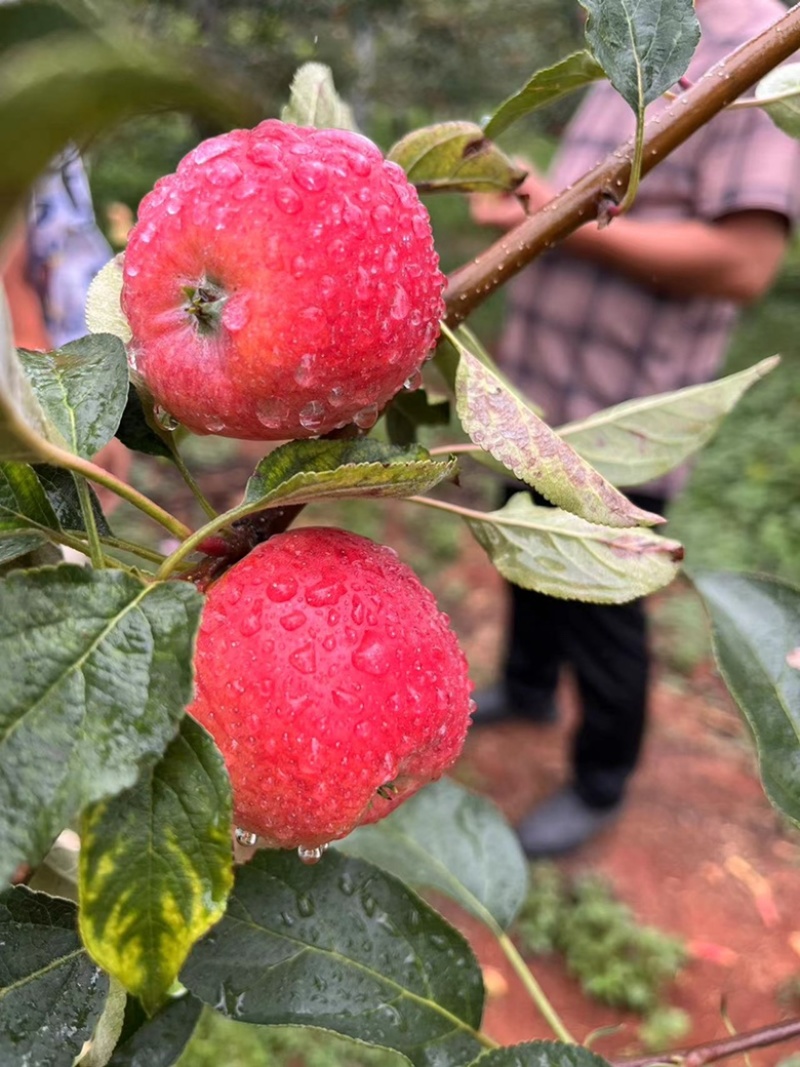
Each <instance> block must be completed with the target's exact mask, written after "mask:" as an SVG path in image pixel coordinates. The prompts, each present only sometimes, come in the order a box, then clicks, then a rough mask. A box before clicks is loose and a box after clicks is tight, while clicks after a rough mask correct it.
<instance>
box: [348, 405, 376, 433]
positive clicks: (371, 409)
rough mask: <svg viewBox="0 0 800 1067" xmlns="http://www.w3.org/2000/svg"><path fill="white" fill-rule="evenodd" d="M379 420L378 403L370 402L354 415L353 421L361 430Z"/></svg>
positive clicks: (366, 428)
mask: <svg viewBox="0 0 800 1067" xmlns="http://www.w3.org/2000/svg"><path fill="white" fill-rule="evenodd" d="M377 421H378V405H377V404H368V405H367V407H365V408H362V409H361V411H357V412H356V413H355V415H354V416H353V422H354V423H355V424H356V426H358V427H359V429H361V430H368V429H369V428H370V427H371V426H374V425H375V423H376V422H377Z"/></svg>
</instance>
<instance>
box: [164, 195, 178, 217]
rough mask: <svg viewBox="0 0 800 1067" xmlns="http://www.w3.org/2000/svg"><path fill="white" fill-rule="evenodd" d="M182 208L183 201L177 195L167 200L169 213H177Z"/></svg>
mask: <svg viewBox="0 0 800 1067" xmlns="http://www.w3.org/2000/svg"><path fill="white" fill-rule="evenodd" d="M180 210H181V201H180V199H179V198H178V197H177V196H171V197H170V198H169V200H168V201H167V214H168V215H177V214H178V213H179V212H180Z"/></svg>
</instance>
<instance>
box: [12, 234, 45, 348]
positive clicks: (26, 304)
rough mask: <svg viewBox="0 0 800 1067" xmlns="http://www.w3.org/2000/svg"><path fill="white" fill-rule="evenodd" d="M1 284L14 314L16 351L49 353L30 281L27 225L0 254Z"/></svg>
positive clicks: (42, 315) (39, 301)
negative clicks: (28, 350)
mask: <svg viewBox="0 0 800 1067" xmlns="http://www.w3.org/2000/svg"><path fill="white" fill-rule="evenodd" d="M0 280H2V283H3V287H4V288H5V291H6V298H7V300H8V306H9V309H10V311H11V324H12V328H13V331H14V344H15V345H16V346H17V348H28V349H32V350H34V351H40V352H48V351H49V350H50V349H51V348H52V347H53V346H52V344H51V341H50V336H49V334H48V332H47V326H46V325H45V321H44V312H43V310H42V302H41V299H40V298H39V294H38V293H37V292H36V290H35V289H34V288H33V286H32V285H31V283H30V280H29V278H28V242H27V231H26V228H25V225H24V224H20V225H18V226H17V227H16V228H15V229H14V230H13V232H12V233H11V235H10V236H9V237H8V239H7V240H6V241H5V242H4V244H3V247H2V249H1V250H0Z"/></svg>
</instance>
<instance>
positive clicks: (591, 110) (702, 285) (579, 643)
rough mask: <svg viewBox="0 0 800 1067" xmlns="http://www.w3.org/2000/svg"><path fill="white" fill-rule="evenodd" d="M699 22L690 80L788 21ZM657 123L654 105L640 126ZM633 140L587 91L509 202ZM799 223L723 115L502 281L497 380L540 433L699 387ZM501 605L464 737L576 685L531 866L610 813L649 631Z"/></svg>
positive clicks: (537, 814) (524, 604) (715, 1)
mask: <svg viewBox="0 0 800 1067" xmlns="http://www.w3.org/2000/svg"><path fill="white" fill-rule="evenodd" d="M696 7H697V16H698V19H699V21H700V24H701V28H702V37H701V40H700V44H699V45H698V48H697V51H696V53H695V56H694V58H693V60H692V63H691V65H690V67H689V70H688V72H687V77H688V78H689V79H690V80H696V79H697V78H699V77H700V76H701V75H702V74H703V73H705V71H706V70H708V69H709V68H710V67H711V66H712V65H713V64H715V63H717V62H718V61H719V60H721V59H722V58H723V57H725V56H726V55H728V54H729V53H730V52H732V51H733V50H734V49H735V48H737V47H738V46H739V45H741V44H742V43H744V42H745V41H747V40H749V39H750V38H751V37H754V36H755V35H756V34H757V33H759V32H761V31H762V30H764V29H765V28H766V27H767V26H769V25H771V24H772V23H773V22H775V20H776V19H777V18H779V17H780V16H781V15H783V14H784V13H785V8H784V7H783V6H782V4H781V3H780V2H779V0H697V4H696ZM666 106H667V104H666V101H665V100H663V99H662V100H659V101H656V102H655V103H654V104H653V105H651V107H650V108H649V109H648V116H649V117H651V116H653V115H657V114H658V112H659V111H660V110H663V108H664V107H666ZM634 125H635V120H634V118H633V114H632V112H631V109H630V108H629V106H628V105H627V104H626V103H625V102H624V101H623V99H622V97H620V96H619V95H618V94H617V93H616V91H615V90H614V89H613V88H612V87H611V85H610V84H609V83H608V82H603V83H599V84H598V85H597V86H596V87H594V88H593V89H591V90H590V91H589V93H588V94H587V96H586V97H585V99H584V101H583V103H582V104H581V106H580V107H579V109H578V111H577V112H576V114H575V116H574V118H573V120H572V121H571V122H570V124H569V125H568V127H567V129H566V131H565V135H564V137H563V139H562V141H561V144H560V146H559V150H558V152H557V154H556V157H555V159H554V161H553V164H552V167H551V169H550V172H549V176H548V178H547V179H546V180H545V178H543V177H542V176H541V175H540V174H538V173H537V172H536V170H535V169H534V168H531V169H530V174H529V176H528V178H527V179H526V181H525V182H524V184H523V185H522V187H521V188H520V189H519V190H518V191H517V192H518V193H522V194H526V195H527V196H528V197H529V201H528V203H529V210H530V211H535V210H537V209H538V208H540V207H542V206H543V205H544V204H546V203H547V202H548V201H550V200H551V199H552V198H553V196H554V195H555V194H556V192H557V191H558V190H560V189H564V188H565V187H567V186H569V185H570V184H572V183H573V182H575V181H576V180H577V179H578V178H580V177H582V176H583V175H584V174H585V173H586V172H587V171H588V170H590V169H591V168H592V167H593V166H594V165H595V164H596V163H597V162H598V161H600V160H602V159H603V158H604V157H606V156H608V155H609V154H610V153H611V152H613V151H614V150H615V149H617V148H618V147H619V145H620V144H622V143H623V142H624V141H625V139H626V138H628V137H629V136H632V135H633V133H634ZM526 166H527V164H526ZM471 210H472V215H473V218H474V220H475V221H476V222H478V223H480V224H482V225H490V226H498V227H501V228H505V229H509V228H511V227H513V226H515V225H517V224H518V223H519V222H520V221H522V219H523V218H524V210H523V207H522V206H521V204H520V201H519V200H518V199H517V198H516V197H515V196H512V195H509V196H505V197H499V196H497V195H492V194H486V195H476V196H474V197H472V198H471ZM799 214H800V145H799V144H798V143H797V142H796V141H794V140H792V139H790V138H789V137H787V136H786V135H785V134H783V133H781V132H780V131H779V130H778V129H777V128H776V127H775V126H774V125H773V123H772V122H771V120H770V119H769V118H768V117H767V116H766V115H765V114H764V113H763V112H762V111H760V110H759V109H754V108H751V109H743V110H734V111H726V112H723V113H722V114H720V115H718V116H716V117H715V118H714V119H712V120H711V121H710V122H709V123H708V124H707V125H706V126H705V127H704V128H703V129H701V130H699V131H698V132H697V133H695V134H694V135H693V136H692V137H691V138H690V139H689V140H688V141H686V142H685V143H684V144H683V145H681V146H680V147H679V148H677V149H676V150H675V151H674V152H673V153H672V154H671V155H670V156H669V157H668V158H667V159H665V160H664V161H663V162H662V163H660V164H659V166H658V167H656V168H655V169H654V170H653V171H652V173H651V174H649V175H648V176H647V177H646V178H644V179H643V181H642V184H641V186H640V189H639V193H638V196H637V198H636V201H635V202H634V204H633V207H632V209H631V210H630V212H629V213H628V214H627V215H625V216H623V217H620V218H616V219H615V220H614V221H613V223H612V224H611V225H610V226H609V227H607V228H605V229H599V228H598V227H597V226H596V225H593V224H588V225H586V226H584V227H582V228H580V229H579V230H577V231H575V232H574V233H573V234H572V235H571V236H569V237H567V238H566V239H565V240H564V241H562V242H561V244H560V245H559V246H558V247H557V248H555V249H553V250H551V251H548V252H546V253H545V254H543V255H541V256H540V257H538V258H537V259H536V260H535V261H534V262H533V263H531V264H530V265H529V266H528V267H526V268H525V269H524V270H523V271H522V272H521V273H520V274H519V275H518V276H517V277H516V278H515V279H514V280H513V281H512V283H511V284H510V285H509V286H508V291H507V301H508V306H507V320H506V323H505V327H504V331H503V335H502V338H501V342H500V346H499V351H498V354H497V358H498V363H499V364H500V366H501V367H502V368H503V369H504V371H505V372H506V373H507V374H508V376H509V377H510V378H511V380H512V381H513V382H514V383H515V384H516V385H517V386H518V387H519V388H521V389H522V391H523V392H524V393H525V394H526V395H528V396H529V397H530V398H531V399H532V400H533V401H535V403H536V404H537V405H539V406H540V407H541V408H543V409H544V412H545V417H546V418H547V420H548V422H550V423H552V424H553V425H562V424H564V423H567V422H572V421H575V420H579V419H582V418H585V417H587V416H589V415H591V414H593V413H594V412H596V411H598V410H600V409H603V408H606V407H610V406H612V405H614V404H618V403H620V402H622V401H625V400H630V399H632V398H635V397H644V396H649V395H651V394H654V393H661V392H667V391H670V390H673V389H679V388H682V387H685V386H691V385H696V384H699V383H702V382H706V381H708V380H710V379H711V378H712V377H714V375H715V374H716V373H717V372H718V370H719V369H720V366H721V364H722V362H723V359H724V355H725V349H726V347H727V342H728V340H729V337H730V334H731V331H732V329H733V326H734V323H735V321H736V316H737V312H738V309H739V308H740V307H741V306H743V305H745V304H748V303H750V302H752V301H754V300H756V299H758V298H759V297H760V296H761V295H762V294H763V293H764V292H765V290H766V289H767V288H768V287H769V285H770V284H771V282H772V281H773V279H774V277H775V275H776V273H777V271H778V268H779V266H780V263H781V260H782V257H783V254H784V251H785V249H786V246H787V242H788V239H789V236H790V232H791V229H792V227H793V225H794V223H795V221H796V219H797V218H798V215H799ZM685 478H686V469H685V468H683V469H680V470H677V471H673V472H670V473H669V474H668V475H666V476H664V477H663V478H660V479H659V480H658V481H656V482H652V483H650V484H648V485H646V486H642V487H637V489H636V491H635V492H633V493H630V494H629V496H630V499H631V500H633V501H634V502H635V503H636V504H638V505H639V506H640V507H643V508H645V509H646V510H648V511H654V512H663V511H664V509H665V507H666V505H667V503H668V501H669V500H670V499H671V498H672V497H673V496H674V495H675V493H676V492H678V490H679V489H680V488H681V486H682V485H683V483H684V481H685ZM524 488H525V487H524V486H521V485H519V484H517V485H516V486H515V490H514V491H517V490H519V489H524ZM511 492H512V491H511V490H510V489H509V490H508V492H507V497H508V496H510V495H511ZM534 497H535V499H537V502H539V503H546V502H545V501H543V500H542V499H541V498H537V497H536V496H535V494H534ZM509 590H510V598H511V621H510V634H509V641H508V650H507V654H506V659H505V663H504V665H503V669H502V675H501V678H500V681H499V682H498V683H497V684H496V685H494V686H491V687H490V688H488V689H486V690H484V691H482V692H479V693H478V694H477V695H476V701H477V711H476V714H475V716H474V721H475V723H476V724H478V725H480V724H486V723H491V722H498V721H501V720H503V719H505V718H516V719H523V720H527V721H529V722H540V723H541V722H552V721H553V720H554V719H555V717H556V706H555V691H556V685H557V681H558V675H559V668H560V666H561V665H562V664H569V665H570V666H571V667H572V669H573V672H574V675H575V678H576V681H577V685H578V689H579V693H580V699H581V706H582V708H581V720H580V723H579V725H578V728H577V730H576V733H575V736H574V738H573V743H572V758H571V780H570V781H569V782H568V783H567V784H566V785H565V786H564V787H563V788H562V789H560V790H559V791H558V792H557V793H555V794H554V795H553V796H551V797H550V798H549V799H548V800H545V802H544V803H543V804H542V805H541V806H539V807H537V808H535V809H534V810H533V811H531V812H529V813H528V814H527V815H526V816H525V818H524V819H523V820H522V822H521V824H520V826H519V830H518V833H519V837H520V840H521V843H522V845H523V848H524V849H525V851H526V853H527V854H528V855H529V856H531V857H536V856H541V855H547V854H553V853H558V852H565V851H568V850H570V849H573V848H576V847H577V846H579V845H581V844H582V843H583V842H585V841H586V840H588V839H589V838H591V837H592V836H593V835H594V834H595V833H597V832H598V831H599V830H600V829H602V828H603V827H604V826H606V825H607V824H608V823H609V822H610V821H611V820H613V819H614V817H615V816H617V815H618V813H619V811H620V809H621V807H622V804H623V800H624V796H625V791H626V787H627V785H628V782H629V778H630V776H631V774H632V772H633V770H634V768H635V767H636V765H637V761H638V759H639V755H640V751H641V745H642V739H643V734H644V728H645V720H646V704H647V691H648V676H649V666H650V663H649V652H648V647H647V632H646V618H645V612H644V606H643V603H642V601H641V600H639V601H634V602H632V603H629V604H624V605H619V606H618V605H612V606H607V605H596V604H589V603H582V602H577V601H565V600H557V599H555V598H551V597H547V596H544V595H541V594H538V593H536V592H533V591H530V590H526V589H522V588H519V587H518V586H509Z"/></svg>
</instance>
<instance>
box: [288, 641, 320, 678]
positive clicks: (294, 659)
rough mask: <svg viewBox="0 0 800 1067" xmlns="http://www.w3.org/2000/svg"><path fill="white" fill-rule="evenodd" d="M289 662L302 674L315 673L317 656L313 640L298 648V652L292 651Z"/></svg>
mask: <svg viewBox="0 0 800 1067" xmlns="http://www.w3.org/2000/svg"><path fill="white" fill-rule="evenodd" d="M289 662H290V663H291V665H292V666H293V667H294V668H296V670H298V671H300V672H301V674H313V673H314V671H316V669H317V656H316V653H315V651H314V646H313V645H312V644H311V642H310V641H309V642H308V644H305V645H303V647H302V648H298V649H297V651H296V652H292V654H291V655H290V656H289Z"/></svg>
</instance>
